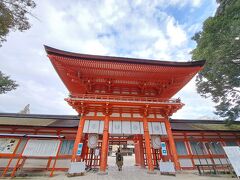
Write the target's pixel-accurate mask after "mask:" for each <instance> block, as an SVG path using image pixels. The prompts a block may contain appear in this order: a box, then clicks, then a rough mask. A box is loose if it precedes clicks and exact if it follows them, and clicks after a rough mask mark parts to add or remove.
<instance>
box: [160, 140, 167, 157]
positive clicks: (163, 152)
mask: <svg viewBox="0 0 240 180" xmlns="http://www.w3.org/2000/svg"><path fill="white" fill-rule="evenodd" d="M161 146H162V155H163V156H167V147H166V143H165V142H161Z"/></svg>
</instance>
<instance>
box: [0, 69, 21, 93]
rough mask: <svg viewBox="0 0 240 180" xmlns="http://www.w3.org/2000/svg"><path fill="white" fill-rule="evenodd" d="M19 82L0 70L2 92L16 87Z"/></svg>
mask: <svg viewBox="0 0 240 180" xmlns="http://www.w3.org/2000/svg"><path fill="white" fill-rule="evenodd" d="M17 86H18V84H16V82H15V81H13V80H11V79H10V77H9V76H6V75H4V74H3V73H2V72H1V71H0V94H5V93H7V91H11V90H14V89H16V88H17Z"/></svg>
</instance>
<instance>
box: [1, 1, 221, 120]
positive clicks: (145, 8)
mask: <svg viewBox="0 0 240 180" xmlns="http://www.w3.org/2000/svg"><path fill="white" fill-rule="evenodd" d="M36 3H37V8H36V9H34V10H33V11H32V13H33V14H34V15H35V16H37V17H38V19H39V20H37V19H35V18H32V17H30V22H31V24H32V28H31V29H30V30H28V31H25V32H11V33H10V34H9V36H8V37H7V42H5V43H4V44H3V47H1V48H0V69H1V70H2V71H3V72H4V73H6V74H8V75H11V77H12V78H13V79H15V80H16V81H17V82H18V83H19V85H20V86H19V87H18V89H17V90H15V91H12V92H9V93H7V94H4V95H0V112H18V111H20V110H21V109H22V108H23V107H24V106H25V105H26V104H30V108H31V113H39V114H76V112H75V111H74V110H72V109H71V107H69V106H68V105H67V103H66V102H65V101H64V100H63V99H64V98H65V97H67V95H68V92H67V89H66V88H65V86H64V85H63V83H62V82H61V80H60V78H59V77H58V76H57V74H56V72H55V70H54V69H53V67H52V65H51V64H50V62H49V60H48V58H47V57H46V53H45V51H44V49H43V44H46V45H49V46H52V47H55V48H59V49H63V50H67V51H73V52H79V53H88V54H98V55H110V56H125V57H136V58H150V59H158V60H164V61H189V60H190V59H191V55H190V54H189V52H190V51H191V50H192V49H193V48H194V47H195V43H194V42H193V41H192V40H191V37H192V36H193V35H194V33H196V32H198V31H200V30H201V27H202V22H203V21H204V20H205V19H206V18H207V17H209V16H212V15H214V12H215V10H216V7H217V4H216V2H215V0H202V1H201V0H153V1H141V0H135V1H130V0H129V1H117V0H115V1H114V0H104V1H77V0H75V1H71V3H70V1H57V0H51V1H40V0H37V1H36ZM175 97H180V98H181V99H182V101H183V103H185V104H186V105H185V106H184V108H183V109H181V110H180V111H178V112H177V113H176V114H175V115H174V116H173V117H174V118H192V119H197V118H201V119H204V118H217V117H215V116H214V114H213V111H214V104H213V103H212V102H211V100H210V99H204V98H201V97H200V96H199V95H198V94H197V92H196V86H195V81H194V79H193V80H192V81H191V82H189V83H188V85H186V86H185V87H184V88H183V89H182V90H181V91H180V92H179V93H178V94H177V95H175Z"/></svg>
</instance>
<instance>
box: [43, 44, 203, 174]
mask: <svg viewBox="0 0 240 180" xmlns="http://www.w3.org/2000/svg"><path fill="white" fill-rule="evenodd" d="M45 49H46V51H47V54H48V57H49V59H50V60H51V63H52V64H53V66H54V68H55V70H56V71H57V73H58V75H59V76H60V78H61V79H62V81H63V83H64V84H65V86H66V87H67V88H68V90H69V92H70V95H69V97H68V98H66V99H65V100H66V101H67V102H68V103H69V105H71V106H72V107H73V108H74V109H75V110H76V111H77V112H78V113H79V115H80V121H79V126H78V130H77V135H76V139H75V144H74V149H73V155H72V161H74V162H75V161H80V160H84V158H85V155H86V153H88V147H87V143H88V137H89V135H88V134H98V136H99V139H98V146H99V148H101V154H100V159H97V160H98V162H99V165H100V171H101V172H102V173H104V172H106V167H107V156H108V146H109V143H111V144H118V143H119V142H121V141H126V140H134V142H135V158H136V164H137V165H140V166H145V165H146V166H147V167H148V170H149V172H153V171H154V166H155V165H156V164H157V161H158V160H160V159H162V160H163V161H166V160H172V161H173V162H174V164H175V168H176V170H180V164H179V160H178V156H177V151H176V147H175V143H174V139H173V135H172V130H171V125H170V122H169V117H170V116H171V115H172V114H173V113H175V112H176V111H177V110H179V109H180V108H181V107H182V106H183V105H184V104H183V103H182V102H181V101H180V99H171V98H172V97H173V96H174V95H175V94H176V93H177V92H178V91H179V90H180V89H181V88H182V87H184V86H185V85H186V84H187V83H188V82H189V81H190V80H191V79H192V78H193V77H194V76H195V75H196V73H197V72H198V71H200V70H201V69H202V68H203V65H204V61H195V62H166V61H156V60H147V59H133V58H122V57H109V56H96V55H86V54H77V53H71V52H66V51H61V50H58V49H54V48H51V47H48V46H45ZM155 138H160V139H161V141H162V142H165V143H166V146H167V152H168V153H167V154H168V155H167V156H166V157H163V156H162V154H161V151H160V150H159V149H154V148H153V143H154V142H153V140H154V139H155ZM80 142H82V143H83V152H82V154H81V156H77V148H78V144H79V143H80ZM96 158H97V157H96Z"/></svg>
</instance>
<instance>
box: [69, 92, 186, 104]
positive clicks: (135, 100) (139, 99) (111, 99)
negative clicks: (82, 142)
mask: <svg viewBox="0 0 240 180" xmlns="http://www.w3.org/2000/svg"><path fill="white" fill-rule="evenodd" d="M66 100H67V101H68V100H80V101H103V102H106V101H107V102H133V103H149V104H158V103H161V104H182V103H181V100H180V99H164V98H155V97H135V96H134V97H133V96H115V95H93V94H82V95H78V96H71V95H70V96H69V98H66Z"/></svg>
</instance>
